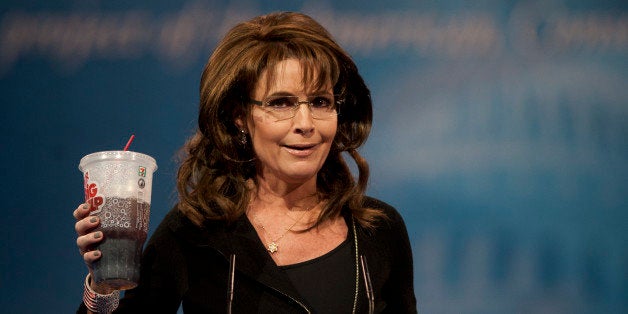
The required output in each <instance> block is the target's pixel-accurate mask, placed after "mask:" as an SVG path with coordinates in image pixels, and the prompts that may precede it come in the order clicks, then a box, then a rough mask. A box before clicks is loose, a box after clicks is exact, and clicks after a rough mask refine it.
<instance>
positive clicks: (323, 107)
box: [310, 95, 336, 119]
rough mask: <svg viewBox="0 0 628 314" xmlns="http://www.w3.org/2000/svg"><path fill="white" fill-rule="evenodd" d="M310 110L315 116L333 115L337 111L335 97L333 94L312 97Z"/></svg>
mask: <svg viewBox="0 0 628 314" xmlns="http://www.w3.org/2000/svg"><path fill="white" fill-rule="evenodd" d="M310 110H311V111H312V116H313V117H314V118H318V119H325V118H330V117H332V116H333V115H334V114H335V113H336V105H335V103H334V97H333V96H331V95H325V96H315V97H312V98H311V100H310Z"/></svg>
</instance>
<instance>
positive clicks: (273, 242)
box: [252, 202, 318, 254]
mask: <svg viewBox="0 0 628 314" xmlns="http://www.w3.org/2000/svg"><path fill="white" fill-rule="evenodd" d="M316 205H318V202H317V203H316V204H314V206H312V207H309V208H307V209H305V210H304V211H303V214H301V216H299V218H298V219H296V220H294V223H293V224H292V225H290V227H288V228H286V230H285V231H284V232H283V233H282V234H281V235H280V236H279V237H277V238H276V239H274V240H273V239H272V238H271V236H270V233H269V232H268V230H266V228H264V225H262V223H261V222H260V221H259V219H258V218H257V215H255V214H252V215H253V220H255V222H256V223H257V225H259V226H260V228H262V230H263V231H264V234H266V237H268V239H270V243H268V246H267V247H266V251H268V252H269V253H270V254H274V253H276V252H277V251H278V250H279V245H278V244H277V243H278V242H279V241H280V240H281V239H282V238H283V237H284V236H285V235H286V234H288V232H290V231H292V228H294V226H296V225H297V223H299V221H301V219H303V217H305V214H307V212H309V211H310V209H312V208H314V207H315V206H316ZM288 217H290V216H288Z"/></svg>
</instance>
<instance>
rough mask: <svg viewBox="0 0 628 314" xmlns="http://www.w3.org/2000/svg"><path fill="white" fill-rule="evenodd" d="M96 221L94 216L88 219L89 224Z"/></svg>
mask: <svg viewBox="0 0 628 314" xmlns="http://www.w3.org/2000/svg"><path fill="white" fill-rule="evenodd" d="M96 221H98V217H96V216H94V217H92V218H90V219H89V222H91V223H95V222H96Z"/></svg>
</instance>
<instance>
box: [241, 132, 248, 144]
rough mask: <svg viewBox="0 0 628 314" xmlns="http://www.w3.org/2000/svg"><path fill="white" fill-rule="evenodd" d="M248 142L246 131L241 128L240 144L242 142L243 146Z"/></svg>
mask: <svg viewBox="0 0 628 314" xmlns="http://www.w3.org/2000/svg"><path fill="white" fill-rule="evenodd" d="M246 143H248V140H247V139H246V131H244V130H243V129H241V130H240V144H242V146H245V145H246Z"/></svg>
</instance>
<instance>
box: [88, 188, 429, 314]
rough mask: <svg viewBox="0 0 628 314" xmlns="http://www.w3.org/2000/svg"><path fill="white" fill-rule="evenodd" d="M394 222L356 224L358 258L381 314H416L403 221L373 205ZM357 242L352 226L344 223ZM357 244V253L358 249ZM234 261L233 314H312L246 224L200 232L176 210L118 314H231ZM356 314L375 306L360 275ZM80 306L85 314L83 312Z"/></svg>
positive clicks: (156, 235) (218, 225)
mask: <svg viewBox="0 0 628 314" xmlns="http://www.w3.org/2000/svg"><path fill="white" fill-rule="evenodd" d="M365 205H366V206H368V207H372V208H378V209H381V210H382V211H383V212H384V213H385V214H386V215H387V216H388V218H389V219H388V220H385V221H382V222H380V223H379V224H378V226H377V228H376V229H375V230H373V231H368V230H366V229H363V228H361V227H360V226H359V225H358V224H356V226H355V227H356V228H355V230H356V235H357V241H358V251H359V253H358V254H359V255H362V256H364V258H365V259H366V261H367V265H368V270H369V274H370V280H371V284H372V290H373V294H374V298H375V302H374V309H375V313H416V311H417V310H416V300H415V296H414V289H413V275H412V271H413V267H412V251H411V247H410V242H409V240H408V234H407V231H406V227H405V225H404V223H403V220H402V218H401V216H400V215H399V213H398V212H397V211H396V210H395V209H394V208H393V207H391V206H389V205H388V204H385V203H383V202H381V201H378V200H375V199H372V198H367V202H366V204H365ZM345 219H346V221H347V225H348V226H349V235H348V237H349V238H351V239H353V238H354V234H353V220H352V219H351V218H350V217H349V216H348V215H347V217H346V218H345ZM353 242H354V241H351V243H352V252H353V251H354V250H355V245H354V244H353ZM232 255H235V276H234V278H235V279H234V285H233V299H232V302H231V307H232V313H308V311H309V309H307V305H306V304H307V303H306V302H305V301H304V300H302V299H301V297H300V296H299V294H298V292H297V291H296V290H295V288H294V287H293V286H292V285H291V283H290V280H289V279H288V277H287V276H286V274H285V273H283V272H282V271H280V270H279V268H278V267H277V266H276V264H275V263H274V261H273V260H272V259H271V257H270V256H269V254H268V253H267V251H266V250H265V248H264V245H263V244H262V242H261V241H260V239H259V237H258V236H257V234H256V232H255V229H254V228H253V226H252V225H251V223H250V222H249V221H248V219H247V218H246V216H242V217H241V218H240V219H239V220H237V221H236V222H235V223H234V224H231V225H226V224H225V223H224V222H215V221H214V222H207V223H205V225H204V227H203V228H199V227H197V226H196V225H194V224H193V223H192V222H191V221H189V220H188V219H187V218H186V217H185V216H184V215H183V214H182V213H181V212H180V211H179V210H177V209H176V207H175V209H173V210H171V211H170V213H168V215H167V216H166V217H165V218H164V220H163V221H162V222H161V224H160V225H159V227H158V228H157V230H156V231H155V233H154V234H153V236H152V237H151V239H150V241H149V242H148V244H147V246H146V248H145V250H144V255H143V257H142V269H141V277H140V278H141V279H140V283H139V285H138V287H137V288H135V289H132V290H129V291H127V292H126V294H125V296H124V298H123V299H122V300H121V302H120V306H119V308H118V310H116V311H115V312H114V313H176V312H177V309H178V308H179V305H180V303H181V302H183V310H184V312H185V313H186V314H188V313H225V312H226V310H227V306H228V305H227V304H228V303H229V299H230V298H229V294H228V291H229V285H228V283H229V274H230V264H229V259H230V257H231V256H232ZM322 277H324V276H322ZM359 278H360V279H359V280H360V283H359V289H358V302H357V311H356V312H357V313H367V312H368V307H369V302H368V298H367V294H366V289H365V284H364V280H363V279H364V277H363V275H362V269H361V268H360V276H359ZM84 311H85V307H84V305H81V308H80V309H79V311H78V312H79V313H81V312H84Z"/></svg>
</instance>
